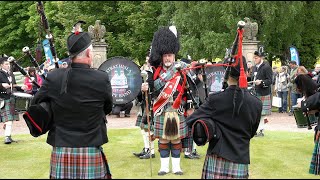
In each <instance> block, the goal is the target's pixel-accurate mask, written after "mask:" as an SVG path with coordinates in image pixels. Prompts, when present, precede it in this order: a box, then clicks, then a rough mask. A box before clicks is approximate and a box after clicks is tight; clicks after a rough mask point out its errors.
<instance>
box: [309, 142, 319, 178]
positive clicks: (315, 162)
mask: <svg viewBox="0 0 320 180" xmlns="http://www.w3.org/2000/svg"><path fill="white" fill-rule="evenodd" d="M309 173H310V174H314V175H320V138H319V139H318V141H316V142H315V146H314V150H313V153H312V159H311V163H310V168H309Z"/></svg>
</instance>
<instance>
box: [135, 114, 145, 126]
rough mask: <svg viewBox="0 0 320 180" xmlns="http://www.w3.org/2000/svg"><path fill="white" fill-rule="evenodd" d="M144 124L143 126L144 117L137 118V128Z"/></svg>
mask: <svg viewBox="0 0 320 180" xmlns="http://www.w3.org/2000/svg"><path fill="white" fill-rule="evenodd" d="M142 124H143V123H142V116H137V120H136V124H135V126H138V127H141V125H142ZM141 128H142V127H141Z"/></svg>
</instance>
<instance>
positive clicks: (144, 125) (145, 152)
mask: <svg viewBox="0 0 320 180" xmlns="http://www.w3.org/2000/svg"><path fill="white" fill-rule="evenodd" d="M149 54H150V52H148V53H147V55H146V63H145V65H143V66H142V67H141V68H140V70H141V71H147V73H148V76H152V75H153V72H152V68H151V67H150V64H149V62H148V61H149ZM151 98H152V97H151V96H150V92H149V93H148V100H149V102H148V104H149V107H148V108H149V112H150V111H151V110H152V109H150V106H152V103H151V102H152V101H151ZM137 102H138V105H139V106H138V113H137V120H136V124H135V125H136V126H138V127H140V130H141V134H142V139H143V143H144V148H143V149H142V151H141V152H140V153H136V152H134V153H133V154H134V155H135V156H136V157H139V158H140V159H149V158H150V157H152V158H155V157H156V156H155V151H154V136H153V120H152V118H153V116H152V115H151V113H152V112H150V116H149V117H150V118H149V121H150V128H149V129H150V133H149V132H148V130H149V129H148V121H147V115H146V114H145V108H146V98H145V94H144V93H142V92H140V93H139V95H138V96H137ZM149 134H150V136H151V137H149ZM150 140H151V142H150ZM150 145H151V147H150Z"/></svg>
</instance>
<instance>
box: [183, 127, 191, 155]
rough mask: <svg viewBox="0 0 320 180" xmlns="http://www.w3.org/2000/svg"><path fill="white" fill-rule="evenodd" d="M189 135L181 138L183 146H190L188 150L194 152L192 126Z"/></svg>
mask: <svg viewBox="0 0 320 180" xmlns="http://www.w3.org/2000/svg"><path fill="white" fill-rule="evenodd" d="M188 129H189V130H188V135H187V137H186V138H183V139H182V140H181V143H182V148H188V151H189V152H192V150H193V149H192V148H193V147H192V146H193V137H192V135H191V128H188Z"/></svg>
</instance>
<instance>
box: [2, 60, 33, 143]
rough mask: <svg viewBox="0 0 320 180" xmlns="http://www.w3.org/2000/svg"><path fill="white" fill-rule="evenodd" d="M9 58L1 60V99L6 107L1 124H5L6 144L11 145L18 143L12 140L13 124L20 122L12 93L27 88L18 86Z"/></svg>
mask: <svg viewBox="0 0 320 180" xmlns="http://www.w3.org/2000/svg"><path fill="white" fill-rule="evenodd" d="M7 60H8V58H7V57H1V58H0V66H1V69H0V82H1V85H0V91H1V92H0V98H1V99H2V100H3V101H4V106H3V107H1V110H0V112H1V119H0V122H4V126H3V127H4V136H5V139H4V143H5V144H11V143H12V142H16V141H14V140H13V139H12V138H11V131H12V123H13V121H18V120H19V116H18V112H16V111H15V106H16V105H15V99H14V97H13V96H12V93H13V92H15V91H22V92H23V91H24V90H25V89H26V88H27V87H26V86H25V85H23V86H18V85H17V83H16V78H15V76H14V74H13V73H12V72H11V71H10V67H11V65H10V62H8V61H7Z"/></svg>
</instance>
